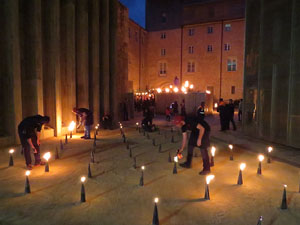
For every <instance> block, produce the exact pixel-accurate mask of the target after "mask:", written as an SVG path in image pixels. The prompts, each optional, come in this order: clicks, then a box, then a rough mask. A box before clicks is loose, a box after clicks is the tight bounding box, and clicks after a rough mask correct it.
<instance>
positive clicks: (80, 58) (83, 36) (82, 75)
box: [75, 0, 89, 108]
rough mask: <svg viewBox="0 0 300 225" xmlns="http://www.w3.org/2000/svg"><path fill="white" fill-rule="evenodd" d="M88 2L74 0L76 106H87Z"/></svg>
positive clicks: (85, 0)
mask: <svg viewBox="0 0 300 225" xmlns="http://www.w3.org/2000/svg"><path fill="white" fill-rule="evenodd" d="M88 21H89V18H88V2H87V0H77V1H76V37H75V38H76V96H77V107H79V108H82V107H83V108H89V71H88V60H89V46H88V25H89V24H88Z"/></svg>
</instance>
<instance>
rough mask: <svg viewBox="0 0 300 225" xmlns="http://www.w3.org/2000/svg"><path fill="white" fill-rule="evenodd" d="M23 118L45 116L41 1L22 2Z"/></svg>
mask: <svg viewBox="0 0 300 225" xmlns="http://www.w3.org/2000/svg"><path fill="white" fill-rule="evenodd" d="M20 12H21V18H20V21H21V24H20V33H21V34H20V35H21V36H22V40H21V48H22V50H21V62H22V67H21V68H22V72H21V74H22V106H23V117H26V116H31V115H35V114H43V112H44V110H43V72H42V71H43V70H42V41H41V0H21V1H20Z"/></svg>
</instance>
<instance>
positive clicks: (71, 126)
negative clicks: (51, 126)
mask: <svg viewBox="0 0 300 225" xmlns="http://www.w3.org/2000/svg"><path fill="white" fill-rule="evenodd" d="M75 125H76V123H75V122H74V121H72V122H71V123H70V125H69V127H68V130H69V131H70V138H72V132H73V130H74V129H75Z"/></svg>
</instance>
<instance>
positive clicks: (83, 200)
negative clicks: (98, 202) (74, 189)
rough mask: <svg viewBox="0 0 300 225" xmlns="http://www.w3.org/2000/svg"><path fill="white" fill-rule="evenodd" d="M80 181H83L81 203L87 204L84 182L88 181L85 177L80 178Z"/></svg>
mask: <svg viewBox="0 0 300 225" xmlns="http://www.w3.org/2000/svg"><path fill="white" fill-rule="evenodd" d="M80 181H81V202H85V188H84V182H85V181H86V178H85V177H84V176H83V177H81V178H80Z"/></svg>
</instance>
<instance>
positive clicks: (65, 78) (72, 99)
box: [60, 0, 76, 127]
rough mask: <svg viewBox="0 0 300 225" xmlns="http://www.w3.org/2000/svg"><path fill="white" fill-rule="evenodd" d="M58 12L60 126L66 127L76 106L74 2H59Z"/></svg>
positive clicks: (71, 0)
mask: <svg viewBox="0 0 300 225" xmlns="http://www.w3.org/2000/svg"><path fill="white" fill-rule="evenodd" d="M60 11H61V19H60V27H61V29H60V43H61V45H60V49H61V53H60V59H61V63H60V64H61V95H62V124H63V126H64V127H66V126H68V125H69V124H70V122H71V121H72V120H74V121H75V119H76V117H75V114H73V113H72V109H73V107H75V106H76V72H75V71H76V70H75V0H64V1H61V10H60Z"/></svg>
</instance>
